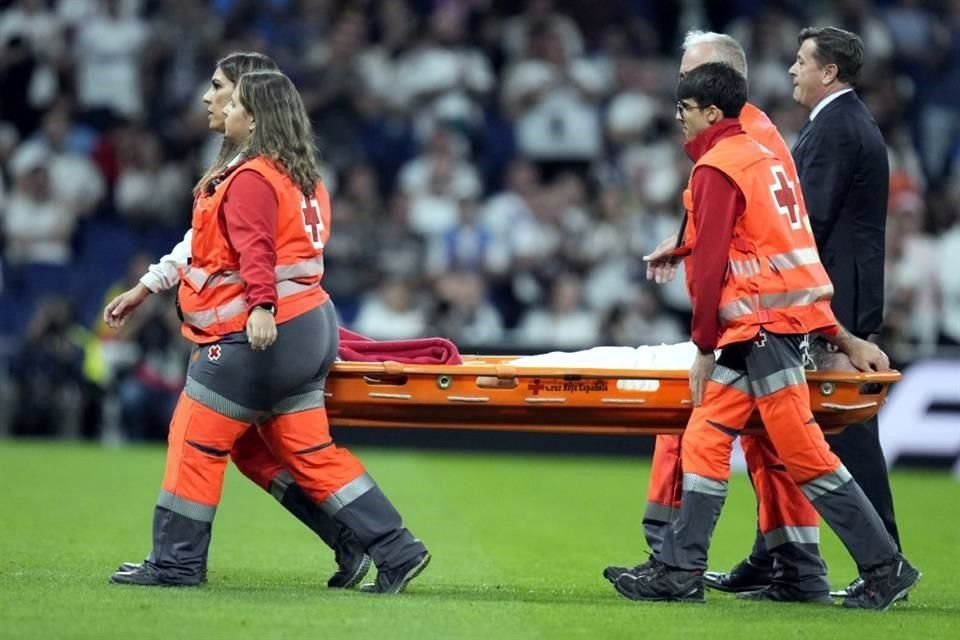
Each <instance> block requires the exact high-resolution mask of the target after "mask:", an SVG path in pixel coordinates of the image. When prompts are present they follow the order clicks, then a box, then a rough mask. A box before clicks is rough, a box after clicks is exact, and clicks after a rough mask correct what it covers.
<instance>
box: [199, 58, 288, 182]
mask: <svg viewBox="0 0 960 640" xmlns="http://www.w3.org/2000/svg"><path fill="white" fill-rule="evenodd" d="M217 68H218V69H220V71H222V72H223V75H225V76H226V77H227V80H229V81H230V82H232V83H233V84H237V83H238V82H240V78H241V77H243V74H245V73H250V72H251V71H276V70H277V69H279V67H278V66H277V63H276V62H274V61H273V59H272V58H270V57H269V56H265V55H263V54H262V53H256V52H254V51H235V52H233V53H231V54H230V55H228V56H226V57H224V58H223V59H221V60H220V61H219V62H217ZM238 152H239V147H238V146H237V145H236V144H235V143H233V142H230V141H229V140H227V139H226V138H225V137H224V139H223V142H221V143H220V153H218V154H217V159H216V160H214V162H213V164H212V165H210V168H209V169H207V171H206V173H204V174H203V177H202V178H200V180H199V181H198V182H197V184H196V185H194V187H193V195H197V194H198V193H200V192H201V191H203V190H204V189H205V188H206V186H207V184H208V183H209V182H210V181H211V180H213V179H214V178H215V177H216V176H217V175H219V174H220V173H221V172H222V171H223V170H224V169H226V168H227V165H228V164H229V163H230V161H231V160H233V159H234V157H236V155H237V153H238Z"/></svg>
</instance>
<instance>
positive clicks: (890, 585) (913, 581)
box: [843, 553, 923, 611]
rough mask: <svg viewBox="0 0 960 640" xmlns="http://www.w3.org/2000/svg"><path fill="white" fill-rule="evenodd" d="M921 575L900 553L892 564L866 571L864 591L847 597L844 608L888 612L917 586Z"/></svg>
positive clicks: (862, 575)
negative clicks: (891, 606)
mask: <svg viewBox="0 0 960 640" xmlns="http://www.w3.org/2000/svg"><path fill="white" fill-rule="evenodd" d="M921 575H923V574H921V573H920V572H919V571H917V569H915V568H914V567H913V565H911V564H910V563H909V562H907V559H906V558H904V557H903V555H901V554H899V553H898V554H897V555H896V557H894V559H893V560H891V561H890V562H888V563H886V564H882V565H880V566H879V567H874V568H873V569H868V570H867V571H864V572H863V573H862V574H861V577H863V591H862V592H860V594H859V595H855V596H847V598H845V599H844V601H843V606H844V607H846V608H848V609H873V610H876V611H886V610H887V609H889V608H890V605H892V604H893V603H894V602H897V601H898V600H903V598H904V597H905V596H906V595H907V593H908V592H909V591H910V589H913V588H914V587H915V586H917V583H918V582H919V581H920V576H921Z"/></svg>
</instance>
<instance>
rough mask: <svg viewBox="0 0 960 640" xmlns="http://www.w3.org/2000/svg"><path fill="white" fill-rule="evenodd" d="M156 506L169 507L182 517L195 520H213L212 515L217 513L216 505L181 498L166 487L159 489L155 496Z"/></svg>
mask: <svg viewBox="0 0 960 640" xmlns="http://www.w3.org/2000/svg"><path fill="white" fill-rule="evenodd" d="M157 506H158V507H163V508H164V509H169V510H170V511H173V512H174V513H176V514H178V515H181V516H183V517H184V518H190V519H191V520H196V521H197V522H213V516H214V515H216V513H217V507H216V506H213V507H211V506H210V505H207V504H200V503H199V502H194V501H193V500H187V499H186V498H181V497H180V496H177V495H174V494H172V493H170V492H169V491H167V490H166V489H160V495H159V496H157Z"/></svg>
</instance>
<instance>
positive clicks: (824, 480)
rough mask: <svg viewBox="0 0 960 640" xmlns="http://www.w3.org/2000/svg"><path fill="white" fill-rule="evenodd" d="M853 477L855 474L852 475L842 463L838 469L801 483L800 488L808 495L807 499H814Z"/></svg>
mask: <svg viewBox="0 0 960 640" xmlns="http://www.w3.org/2000/svg"><path fill="white" fill-rule="evenodd" d="M852 479H853V476H851V475H850V472H849V471H847V468H846V467H845V466H843V465H840V467H839V468H838V469H837V470H836V471H831V472H830V473H826V474H824V475H822V476H820V477H819V478H814V479H813V480H811V481H810V482H807V483H805V484H802V485H800V489H801V490H802V491H803V495H805V496H807V500H810V501H813V500H816V499H817V498H819V497H820V496H823V495H826V494H828V493H830V492H831V491H836V490H837V489H839V488H840V487H842V486H843V485H845V484H847V483H848V482H850V480H852Z"/></svg>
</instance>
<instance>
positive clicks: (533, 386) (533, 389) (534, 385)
mask: <svg viewBox="0 0 960 640" xmlns="http://www.w3.org/2000/svg"><path fill="white" fill-rule="evenodd" d="M541 389H543V383H542V382H540V378H534V379H533V382H531V383H530V384H528V385H527V390H528V391H529V392H530V393H532V394H533V395H535V396H536V395H540V390H541Z"/></svg>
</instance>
